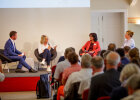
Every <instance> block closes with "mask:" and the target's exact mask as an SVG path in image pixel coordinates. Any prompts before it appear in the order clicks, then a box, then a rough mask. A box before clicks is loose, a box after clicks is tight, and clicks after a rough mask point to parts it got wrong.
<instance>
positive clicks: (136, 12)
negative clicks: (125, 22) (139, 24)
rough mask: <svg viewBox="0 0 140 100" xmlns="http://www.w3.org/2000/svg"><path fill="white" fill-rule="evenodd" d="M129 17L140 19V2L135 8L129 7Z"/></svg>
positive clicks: (138, 1)
mask: <svg viewBox="0 0 140 100" xmlns="http://www.w3.org/2000/svg"><path fill="white" fill-rule="evenodd" d="M128 17H140V0H137V3H136V5H135V6H133V7H130V6H129V7H128Z"/></svg>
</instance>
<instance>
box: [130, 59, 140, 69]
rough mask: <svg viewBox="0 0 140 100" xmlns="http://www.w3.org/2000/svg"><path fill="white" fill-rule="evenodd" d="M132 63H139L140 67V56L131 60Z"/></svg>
mask: <svg viewBox="0 0 140 100" xmlns="http://www.w3.org/2000/svg"><path fill="white" fill-rule="evenodd" d="M131 63H134V64H136V65H138V66H139V68H140V58H133V59H132V60H131Z"/></svg>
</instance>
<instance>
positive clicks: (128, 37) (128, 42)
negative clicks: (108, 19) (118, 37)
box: [124, 30, 135, 49]
mask: <svg viewBox="0 0 140 100" xmlns="http://www.w3.org/2000/svg"><path fill="white" fill-rule="evenodd" d="M133 35H134V32H132V31H130V30H128V31H127V32H126V34H125V38H126V39H125V42H124V47H125V46H129V47H130V48H131V49H133V48H135V41H134V39H133V38H132V37H133Z"/></svg>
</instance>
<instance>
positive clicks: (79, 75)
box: [64, 68, 92, 92]
mask: <svg viewBox="0 0 140 100" xmlns="http://www.w3.org/2000/svg"><path fill="white" fill-rule="evenodd" d="M91 77H92V69H91V68H82V69H81V70H80V71H79V72H73V73H72V74H71V75H70V76H69V78H68V80H67V82H66V84H65V87H64V91H65V92H67V91H68V90H69V87H70V86H71V85H72V84H73V83H75V82H81V81H83V80H86V79H88V78H91Z"/></svg>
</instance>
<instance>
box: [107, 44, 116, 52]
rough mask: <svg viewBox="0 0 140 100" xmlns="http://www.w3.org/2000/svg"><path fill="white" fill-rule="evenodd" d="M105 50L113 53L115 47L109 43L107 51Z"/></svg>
mask: <svg viewBox="0 0 140 100" xmlns="http://www.w3.org/2000/svg"><path fill="white" fill-rule="evenodd" d="M107 50H110V51H115V50H116V45H115V44H114V43H110V44H109V45H108V49H107Z"/></svg>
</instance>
